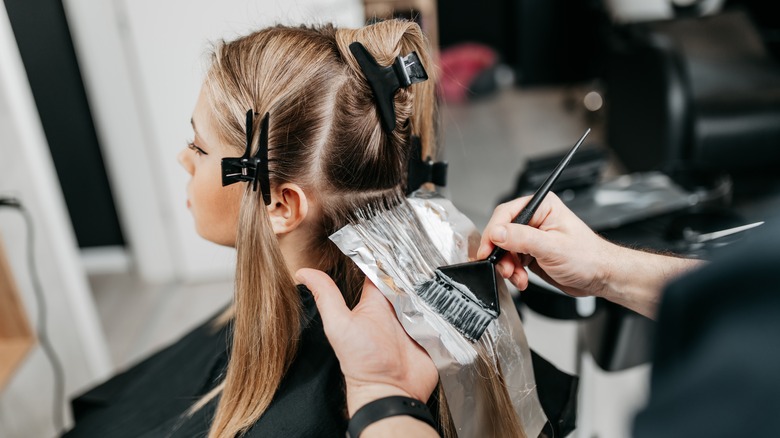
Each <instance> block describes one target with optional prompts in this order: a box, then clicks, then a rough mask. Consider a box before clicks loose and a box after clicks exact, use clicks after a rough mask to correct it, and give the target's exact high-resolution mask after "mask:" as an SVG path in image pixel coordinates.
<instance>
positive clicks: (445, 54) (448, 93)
mask: <svg viewBox="0 0 780 438" xmlns="http://www.w3.org/2000/svg"><path fill="white" fill-rule="evenodd" d="M497 62H498V53H496V51H495V50H493V49H491V48H490V47H488V46H485V45H482V44H477V43H463V44H457V45H454V46H451V47H448V48H446V49H444V50H442V52H441V58H440V64H441V72H442V75H441V80H440V81H439V92H440V96H441V99H442V100H443V101H444V102H448V103H458V102H464V101H466V100H467V99H468V97H469V91H470V90H469V88H470V86H471V84H472V83H473V81H474V79H475V78H477V77H478V76H479V75H480V73H482V72H484V71H485V70H488V69H490V68H492V67H494V66H495V65H496V63H497Z"/></svg>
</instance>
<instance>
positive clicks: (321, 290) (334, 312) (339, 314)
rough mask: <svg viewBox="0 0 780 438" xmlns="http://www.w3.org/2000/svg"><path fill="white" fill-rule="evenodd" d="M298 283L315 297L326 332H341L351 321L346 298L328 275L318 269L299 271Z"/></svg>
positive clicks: (297, 273)
mask: <svg viewBox="0 0 780 438" xmlns="http://www.w3.org/2000/svg"><path fill="white" fill-rule="evenodd" d="M295 277H296V278H297V280H298V281H300V282H301V283H303V284H304V285H306V287H307V288H309V290H310V291H311V293H312V295H314V302H315V303H316V304H317V309H318V310H319V311H320V316H321V317H322V325H323V326H324V327H325V331H326V332H328V331H331V330H336V331H338V330H339V326H340V325H342V324H344V323H346V322H347V321H349V319H350V316H351V315H352V312H350V310H349V308H348V307H347V305H346V303H345V302H344V296H342V295H341V291H340V290H339V288H338V287H337V286H336V283H334V282H333V280H332V279H331V278H330V277H329V276H328V274H326V273H324V272H322V271H318V270H316V269H309V268H304V269H299V270H298V272H296V273H295Z"/></svg>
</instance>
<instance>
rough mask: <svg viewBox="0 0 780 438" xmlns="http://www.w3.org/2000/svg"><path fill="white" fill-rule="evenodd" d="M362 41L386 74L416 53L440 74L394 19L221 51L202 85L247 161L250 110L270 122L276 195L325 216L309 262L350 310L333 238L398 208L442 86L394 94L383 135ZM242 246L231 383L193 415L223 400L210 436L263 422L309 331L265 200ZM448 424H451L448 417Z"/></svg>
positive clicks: (427, 140) (288, 31)
mask: <svg viewBox="0 0 780 438" xmlns="http://www.w3.org/2000/svg"><path fill="white" fill-rule="evenodd" d="M355 41H358V42H361V43H362V44H363V45H364V46H365V47H366V49H368V51H369V52H370V53H371V54H372V55H373V56H374V57H375V58H376V60H377V61H378V63H379V64H381V65H389V64H391V62H392V60H393V59H394V58H395V57H396V56H398V55H406V54H408V53H409V52H412V51H416V52H417V53H418V55H419V56H420V59H421V61H422V63H423V65H425V66H426V68H427V70H428V74H429V76H435V71H434V68H433V65H432V64H431V61H430V57H429V55H428V50H427V48H426V42H425V38H424V36H423V34H422V32H421V31H420V28H419V27H418V26H417V25H416V24H414V23H412V22H406V21H401V20H389V21H384V22H380V23H377V24H374V25H372V26H368V27H365V28H361V29H335V28H334V27H332V26H323V27H318V28H310V27H298V28H291V27H282V26H278V27H272V28H268V29H264V30H261V31H259V32H255V33H252V34H250V35H247V36H245V37H242V38H239V39H237V40H235V41H232V42H227V43H222V44H220V45H219V46H217V48H216V49H215V52H214V55H213V59H212V65H211V68H210V69H209V71H208V74H207V76H206V79H205V84H204V85H205V90H206V96H207V98H208V100H209V101H210V105H211V108H212V110H213V114H214V126H215V127H216V129H215V130H216V131H217V133H218V135H219V136H220V140H222V141H223V142H224V143H225V144H229V145H235V147H236V152H237V153H239V154H240V153H241V152H243V151H242V150H241V149H242V147H243V146H242V145H243V144H244V142H245V135H246V134H245V130H244V129H245V128H244V126H243V121H244V115H245V113H246V111H247V110H248V109H253V110H254V111H255V112H256V113H259V114H265V113H266V112H268V113H270V128H269V161H270V164H269V172H270V180H271V186H277V185H279V184H281V183H284V182H295V183H296V184H298V185H300V186H301V187H302V188H304V190H305V191H306V192H307V196H308V197H310V198H312V199H315V200H316V202H317V204H318V205H319V206H321V211H320V215H321V223H320V224H319V229H318V230H317V232H316V233H314V236H312V242H310V243H311V244H310V245H309V252H311V253H314V254H316V255H317V256H318V257H317V262H316V264H317V267H318V268H319V269H322V270H324V271H325V272H327V273H329V274H330V275H331V276H332V277H333V278H334V279H335V280H336V282H337V284H338V285H339V287H340V288H341V290H342V292H343V293H344V295H345V298H346V300H347V302H348V303H349V304H350V305H351V306H352V305H354V304H355V303H356V299H357V297H358V296H359V294H360V290H361V285H362V279H363V275H362V274H361V273H360V271H359V270H358V269H357V267H356V266H355V265H354V264H353V263H352V262H351V261H349V260H348V259H347V258H346V257H345V256H344V255H343V254H341V252H340V251H339V250H338V249H337V248H336V247H335V245H333V244H332V243H331V242H330V241H329V240H328V236H329V235H330V234H331V233H332V232H334V231H336V230H337V229H339V228H341V227H342V226H344V225H346V223H348V221H349V218H350V212H352V211H354V210H355V209H357V208H359V207H364V206H366V205H371V204H375V205H377V206H380V207H384V208H386V207H388V206H390V205H393V204H395V203H398V202H401V201H402V199H403V192H402V184H403V182H404V180H405V175H406V163H407V159H408V156H407V155H408V149H409V146H408V143H409V142H408V140H409V136H410V135H416V136H419V137H420V138H421V141H422V144H423V156H428V155H431V156H434V152H435V150H434V149H435V148H434V145H435V136H434V133H435V127H434V121H435V120H436V117H435V115H434V114H435V113H434V112H435V97H434V82H435V81H434V80H429V81H427V82H422V83H418V84H414V85H412V86H411V87H409V88H406V89H401V90H399V91H398V92H397V93H396V96H395V101H394V103H395V111H396V121H397V127H396V129H395V130H394V131H393V132H391V133H387V132H385V131H384V130H383V129H382V127H381V124H380V120H379V114H378V112H377V108H376V105H375V103H374V96H373V94H372V92H371V89H370V88H369V85H368V82H367V81H366V79H365V77H364V76H363V73H362V72H361V70H360V68H359V67H358V65H357V62H356V61H355V59H354V58H353V56H352V54H351V53H350V51H349V48H348V46H349V44H351V43H352V42H355ZM431 79H434V78H433V77H432V78H431ZM258 119H259V118H258ZM407 121H408V122H407ZM256 143H257V140H256V139H255V144H256ZM236 248H237V252H238V255H237V267H236V280H235V299H234V305H233V307H232V314H231V315H228V316H232V317H233V320H234V321H233V336H232V338H233V341H232V342H233V345H232V350H231V354H230V361H229V363H228V367H227V373H226V377H225V380H224V382H223V384H221V385H220V386H219V387H217V388H215V390H214V391H212V392H211V393H209V394H208V395H206V396H205V397H204V398H203V399H202V400H201V401H200V402H198V403H197V404H196V405H195V406H194V408H193V409H198V408H199V407H201V406H203V405H204V404H205V403H206V402H208V401H209V400H211V399H212V398H213V397H215V396H216V395H218V394H219V393H220V392H221V396H220V400H219V404H218V407H217V412H216V414H215V417H214V420H213V423H212V426H211V430H210V433H209V436H210V437H231V438H232V437H235V436H236V435H240V434H242V433H244V432H246V431H247V430H248V429H249V428H250V427H251V426H252V425H253V424H254V423H255V422H257V420H258V419H259V418H260V417H261V416H262V415H263V413H264V412H265V410H266V409H267V408H268V407H269V406H270V404H271V401H272V399H273V396H274V394H275V393H276V391H277V389H278V387H279V385H280V382H281V381H282V378H283V376H284V375H285V372H286V371H287V369H288V368H289V366H290V365H291V363H292V361H293V359H294V357H295V355H296V352H297V348H298V339H299V336H300V330H301V329H300V321H301V302H300V296H299V292H298V290H297V288H296V285H295V281H294V280H293V278H292V277H291V275H290V274H289V272H288V270H287V269H286V264H285V260H284V257H283V255H282V253H281V251H280V249H279V245H278V241H277V238H276V236H275V234H274V233H273V230H272V228H271V225H270V221H269V217H268V214H267V212H266V209H265V205H264V203H263V200H262V197H261V195H260V191H257V192H253V191H252V190H251V188H250V187H248V188H247V191H246V192H245V195H244V198H243V201H242V206H241V212H240V217H239V229H238V235H237V239H236ZM444 421H445V422H447V423H449V421H448V417H446V418H445V419H444Z"/></svg>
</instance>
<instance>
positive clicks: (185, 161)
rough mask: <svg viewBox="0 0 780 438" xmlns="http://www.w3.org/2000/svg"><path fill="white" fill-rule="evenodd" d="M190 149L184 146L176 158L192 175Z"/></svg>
mask: <svg viewBox="0 0 780 438" xmlns="http://www.w3.org/2000/svg"><path fill="white" fill-rule="evenodd" d="M188 152H189V149H187V148H184V149H182V150H181V151H180V152H179V154H178V155H177V156H176V160H177V161H178V162H179V164H181V167H183V168H184V170H186V171H187V173H189V174H190V175H192V161H191V160H190V157H189V155H190V154H188Z"/></svg>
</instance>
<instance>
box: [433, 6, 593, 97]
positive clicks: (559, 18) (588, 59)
mask: <svg viewBox="0 0 780 438" xmlns="http://www.w3.org/2000/svg"><path fill="white" fill-rule="evenodd" d="M438 14H439V15H438V17H439V41H440V44H441V47H442V48H447V47H450V46H452V45H454V44H458V43H463V42H476V43H481V44H484V45H487V46H489V47H492V48H493V49H495V50H496V51H497V52H498V53H499V54H500V55H501V59H502V60H504V61H505V62H506V63H507V64H509V65H510V66H511V67H512V68H513V69H514V70H515V72H516V76H515V78H516V81H517V83H518V84H522V85H541V84H569V83H572V82H580V81H583V80H588V79H592V78H594V77H596V76H598V73H599V72H600V71H601V67H600V66H601V64H602V59H603V50H602V44H601V41H602V39H601V36H600V34H599V32H600V24H602V23H604V21H605V20H606V15H605V14H604V12H603V7H602V2H601V0H486V1H482V2H479V3H474V2H470V1H466V0H448V1H447V2H446V3H445V2H440V6H439V8H438Z"/></svg>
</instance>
